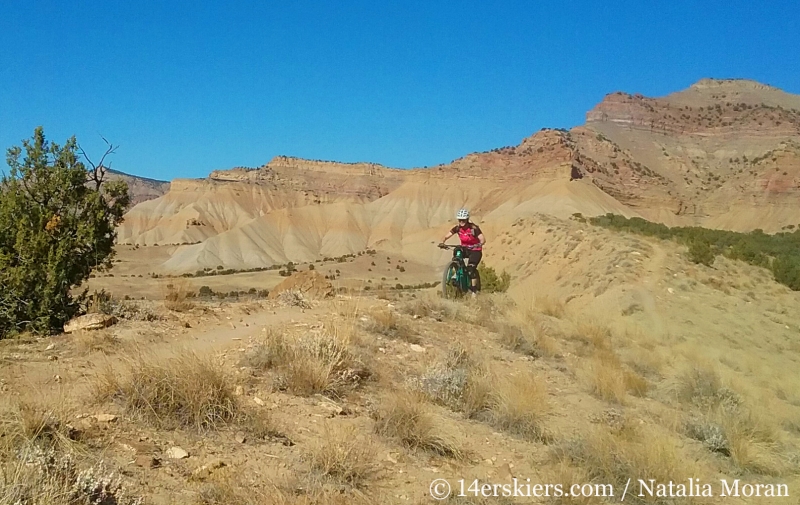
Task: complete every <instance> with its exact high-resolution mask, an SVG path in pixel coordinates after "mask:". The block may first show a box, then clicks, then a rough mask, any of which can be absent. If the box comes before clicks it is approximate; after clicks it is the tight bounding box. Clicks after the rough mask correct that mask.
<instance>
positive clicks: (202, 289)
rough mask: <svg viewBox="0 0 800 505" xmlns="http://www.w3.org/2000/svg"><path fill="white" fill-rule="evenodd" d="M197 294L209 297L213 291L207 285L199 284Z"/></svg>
mask: <svg viewBox="0 0 800 505" xmlns="http://www.w3.org/2000/svg"><path fill="white" fill-rule="evenodd" d="M197 294H198V295H199V296H204V297H209V296H213V295H214V291H213V290H212V289H211V288H210V287H208V286H200V289H199V290H198V292H197Z"/></svg>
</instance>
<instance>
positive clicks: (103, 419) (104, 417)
mask: <svg viewBox="0 0 800 505" xmlns="http://www.w3.org/2000/svg"><path fill="white" fill-rule="evenodd" d="M92 417H93V418H94V419H95V421H97V422H99V423H113V422H114V421H116V420H117V416H115V415H114V414H95V415H93V416H92Z"/></svg>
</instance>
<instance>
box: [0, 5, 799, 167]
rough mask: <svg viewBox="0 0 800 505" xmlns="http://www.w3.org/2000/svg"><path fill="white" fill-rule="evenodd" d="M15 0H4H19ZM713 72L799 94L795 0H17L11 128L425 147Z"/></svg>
mask: <svg viewBox="0 0 800 505" xmlns="http://www.w3.org/2000/svg"><path fill="white" fill-rule="evenodd" d="M9 4H11V5H9ZM703 77H716V78H727V77H742V78H749V79H754V80H757V81H760V82H764V83H768V84H771V85H773V86H777V87H780V88H782V89H784V90H786V91H789V92H792V93H800V6H798V4H797V0H791V1H765V2H752V1H747V2H745V1H738V0H734V1H705V2H702V1H696V0H695V1H685V0H672V1H669V2H660V1H659V2H634V1H616V2H608V1H606V2H599V1H597V2H595V1H579V0H576V1H573V2H537V1H530V0H529V1H508V2H485V1H484V2H477V1H474V2H473V1H465V0H461V1H457V2H456V1H434V2H432V1H430V0H427V1H401V2H376V1H374V0H372V1H361V0H358V1H348V0H345V1H340V2H333V1H330V2H311V1H302V0H301V1H295V2H263V1H233V2H217V1H211V2H181V1H172V0H163V1H158V2H156V1H134V0H119V1H110V2H109V1H105V2H100V1H82V0H73V1H70V2H63V1H55V0H46V1H44V0H42V1H35V0H19V1H14V2H5V3H4V5H3V6H2V10H0V147H2V148H3V149H4V150H5V149H6V148H8V147H10V146H12V145H20V143H21V140H22V139H23V138H29V137H30V136H31V135H32V133H33V129H34V128H35V127H36V126H37V125H42V126H44V129H45V134H46V135H47V137H48V138H49V139H50V140H52V141H55V142H58V143H63V142H64V141H65V140H66V139H67V138H68V137H69V136H71V135H75V136H77V138H78V141H79V142H80V143H81V144H82V145H83V146H84V147H85V148H86V149H87V151H88V152H89V153H90V154H93V155H95V156H96V157H98V158H99V156H100V155H101V154H102V152H103V150H104V144H103V142H102V140H101V138H100V135H103V136H105V137H106V138H108V139H109V140H110V141H111V142H112V143H114V144H118V145H120V148H119V150H118V151H117V153H116V154H115V155H114V156H113V157H112V158H111V160H112V162H113V163H112V167H113V168H115V169H118V170H122V171H126V172H129V173H133V174H136V175H141V176H146V177H154V178H160V179H166V180H169V179H172V178H177V177H205V176H206V175H207V174H208V173H209V172H210V171H211V170H216V169H224V168H230V167H233V166H259V165H262V164H264V163H266V162H267V161H269V160H270V159H271V158H272V157H273V156H276V155H279V154H285V155H291V156H300V157H304V158H311V159H328V160H337V161H346V162H354V161H373V162H377V163H382V164H384V165H388V166H393V167H400V168H408V167H414V166H426V165H427V166H432V165H436V164H438V163H447V162H450V161H451V160H453V159H455V158H458V157H460V156H463V155H465V154H467V153H470V152H474V151H483V150H488V149H493V148H495V147H501V146H505V145H516V144H518V143H519V142H520V141H521V140H522V139H523V138H524V137H526V136H529V135H531V134H532V133H534V132H536V131H537V130H539V129H541V128H543V127H554V128H570V127H573V126H576V125H579V124H582V123H583V121H584V118H585V113H586V111H588V110H589V109H591V108H592V107H593V106H594V105H595V104H596V103H597V102H598V101H600V100H601V99H602V98H603V96H604V95H605V94H607V93H611V92H614V91H618V90H620V91H627V92H630V93H642V94H644V95H648V96H661V95H665V94H668V93H670V92H673V91H678V90H681V89H684V88H686V87H688V86H689V85H691V84H692V83H694V82H696V81H697V80H699V79H701V78H703Z"/></svg>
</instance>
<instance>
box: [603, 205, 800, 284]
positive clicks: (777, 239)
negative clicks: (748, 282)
mask: <svg viewBox="0 0 800 505" xmlns="http://www.w3.org/2000/svg"><path fill="white" fill-rule="evenodd" d="M589 221H590V222H591V224H593V225H595V226H602V227H604V228H610V229H613V230H620V231H626V232H630V233H636V234H639V235H647V236H651V237H658V238H660V239H665V240H666V239H672V240H676V241H678V242H680V243H683V244H686V245H687V246H688V247H689V259H690V260H691V261H694V262H695V263H702V264H705V265H711V264H712V263H713V261H714V256H715V255H716V254H723V255H725V256H726V257H728V258H730V259H734V260H740V261H745V262H747V263H749V264H751V265H755V266H758V267H763V268H768V269H769V270H771V271H772V274H773V276H774V278H775V280H776V281H777V282H780V283H781V284H784V285H786V286H788V287H789V288H790V289H792V290H795V291H800V229H795V230H794V231H793V232H780V233H775V234H774V235H768V234H766V233H764V231H763V230H760V229H757V230H753V231H751V232H750V233H740V232H734V231H727V230H712V229H708V228H700V227H694V226H693V227H676V228H669V227H667V226H665V225H663V224H659V223H651V222H649V221H646V220H644V219H642V218H636V217H635V218H631V219H627V218H625V217H622V216H617V215H614V214H606V215H604V216H598V217H593V218H590V220H589Z"/></svg>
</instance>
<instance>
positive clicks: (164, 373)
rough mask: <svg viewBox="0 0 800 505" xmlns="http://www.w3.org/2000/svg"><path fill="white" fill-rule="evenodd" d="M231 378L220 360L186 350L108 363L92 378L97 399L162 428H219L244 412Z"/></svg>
mask: <svg viewBox="0 0 800 505" xmlns="http://www.w3.org/2000/svg"><path fill="white" fill-rule="evenodd" d="M232 385H233V381H232V380H231V378H230V377H228V376H227V375H226V374H225V373H224V371H223V370H222V368H221V366H220V365H218V364H217V363H215V362H213V361H211V360H209V359H206V358H201V357H199V356H197V355H195V354H191V353H187V354H185V355H183V356H180V357H177V358H172V359H157V358H151V357H144V356H138V357H136V358H134V359H131V360H129V362H128V363H127V366H124V367H118V366H115V367H113V368H112V367H111V366H110V365H109V366H107V367H106V369H105V371H104V372H102V373H100V374H98V375H97V377H96V378H95V381H94V390H95V391H94V392H95V398H96V399H97V400H99V401H106V400H116V401H119V402H121V404H122V405H123V407H124V408H125V410H126V411H127V412H128V413H129V414H131V415H133V416H135V417H139V418H141V419H144V420H146V421H148V422H149V423H151V424H153V425H155V426H157V427H164V428H194V429H197V430H206V429H216V428H219V427H221V426H223V425H226V424H229V423H231V422H234V421H236V420H237V418H239V416H240V415H241V410H240V406H239V403H238V401H237V397H236V396H235V395H234V392H233V387H232Z"/></svg>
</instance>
